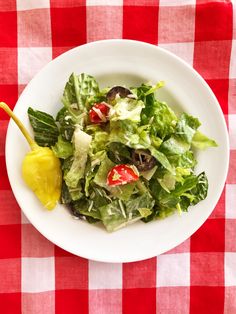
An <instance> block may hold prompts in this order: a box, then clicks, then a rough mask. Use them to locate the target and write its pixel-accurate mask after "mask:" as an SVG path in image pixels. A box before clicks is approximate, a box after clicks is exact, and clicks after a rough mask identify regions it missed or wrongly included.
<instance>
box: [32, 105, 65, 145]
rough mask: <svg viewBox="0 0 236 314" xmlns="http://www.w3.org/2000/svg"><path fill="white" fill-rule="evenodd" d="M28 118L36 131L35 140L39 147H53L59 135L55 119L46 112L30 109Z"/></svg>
mask: <svg viewBox="0 0 236 314" xmlns="http://www.w3.org/2000/svg"><path fill="white" fill-rule="evenodd" d="M28 117H29V121H30V124H31V126H32V128H33V131H34V140H35V142H36V143H37V144H38V145H39V146H47V147H50V146H53V145H55V143H56V142H57V138H58V135H59V131H58V127H57V125H56V122H55V120H54V118H53V117H52V116H51V115H50V114H48V113H45V112H42V111H39V110H34V109H32V108H31V107H29V108H28Z"/></svg>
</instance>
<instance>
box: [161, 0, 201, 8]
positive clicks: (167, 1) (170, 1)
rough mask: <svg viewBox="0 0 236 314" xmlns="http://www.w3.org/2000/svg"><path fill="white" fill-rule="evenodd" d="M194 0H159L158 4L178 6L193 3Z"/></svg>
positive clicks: (194, 2)
mask: <svg viewBox="0 0 236 314" xmlns="http://www.w3.org/2000/svg"><path fill="white" fill-rule="evenodd" d="M195 4H196V1H195V0H181V1H179V0H160V6H165V7H172V6H177V7H178V6H180V5H195Z"/></svg>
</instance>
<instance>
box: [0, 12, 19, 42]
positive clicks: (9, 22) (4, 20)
mask: <svg viewBox="0 0 236 314" xmlns="http://www.w3.org/2000/svg"><path fill="white" fill-rule="evenodd" d="M16 22H17V15H16V12H15V11H11V12H1V11H0V30H1V31H0V46H1V47H16V46H17V26H16Z"/></svg>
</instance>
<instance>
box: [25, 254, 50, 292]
mask: <svg viewBox="0 0 236 314" xmlns="http://www.w3.org/2000/svg"><path fill="white" fill-rule="evenodd" d="M21 280H22V292H43V291H51V290H55V268H54V257H47V258H45V257H43V258H32V257H31V258H25V257H23V258H22V279H21Z"/></svg>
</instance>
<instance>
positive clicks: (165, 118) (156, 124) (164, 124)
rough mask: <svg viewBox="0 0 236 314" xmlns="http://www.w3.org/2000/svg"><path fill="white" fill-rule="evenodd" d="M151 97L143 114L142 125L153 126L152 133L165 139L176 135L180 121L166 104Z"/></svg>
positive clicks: (147, 100)
mask: <svg viewBox="0 0 236 314" xmlns="http://www.w3.org/2000/svg"><path fill="white" fill-rule="evenodd" d="M150 96H151V95H149V99H146V105H145V108H144V109H143V110H142V113H141V117H142V124H151V133H152V134H155V135H156V136H158V137H160V138H161V139H164V138H165V137H166V136H170V135H171V134H173V133H174V131H175V126H176V124H177V120H178V119H177V117H176V115H175V113H174V111H173V110H172V109H171V108H170V107H169V106H168V105H167V104H166V103H165V102H160V101H157V100H155V98H154V97H150Z"/></svg>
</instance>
